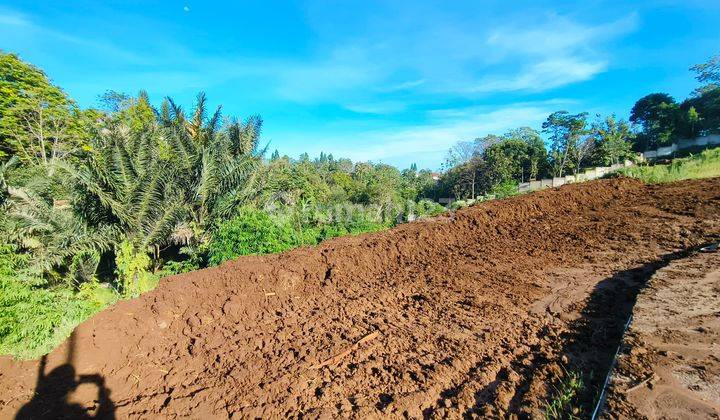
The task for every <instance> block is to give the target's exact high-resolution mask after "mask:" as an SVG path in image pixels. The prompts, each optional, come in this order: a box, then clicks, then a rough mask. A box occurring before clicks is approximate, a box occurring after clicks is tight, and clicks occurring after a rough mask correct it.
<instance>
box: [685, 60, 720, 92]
mask: <svg viewBox="0 0 720 420" xmlns="http://www.w3.org/2000/svg"><path fill="white" fill-rule="evenodd" d="M690 70H691V71H694V72H695V73H696V76H695V78H696V79H697V81H698V82H700V83H705V84H704V85H703V86H701V87H699V88H697V89H696V90H695V95H696V96H700V95H702V94H703V93H705V92H708V91H711V90H714V89H717V88H720V54H716V55H714V56H712V57H710V59H708V61H706V62H704V63H702V64H696V65H694V66H692V67H690Z"/></svg>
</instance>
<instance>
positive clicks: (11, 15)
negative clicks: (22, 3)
mask: <svg viewBox="0 0 720 420" xmlns="http://www.w3.org/2000/svg"><path fill="white" fill-rule="evenodd" d="M0 25H7V26H31V25H32V24H31V22H30V21H29V20H28V19H27V17H25V15H23V14H20V13H17V12H13V11H11V10H5V9H0Z"/></svg>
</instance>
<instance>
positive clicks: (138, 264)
mask: <svg viewBox="0 0 720 420" xmlns="http://www.w3.org/2000/svg"><path fill="white" fill-rule="evenodd" d="M151 262H152V261H151V260H150V256H149V255H148V254H146V253H144V252H137V251H136V250H135V248H134V247H133V246H132V244H131V243H130V242H128V241H123V242H121V243H120V244H119V245H118V247H117V249H116V250H115V264H116V265H117V276H118V278H117V281H118V283H119V284H120V286H121V288H122V293H123V296H125V297H137V296H140V294H142V293H145V292H147V291H150V290H152V289H154V288H155V286H157V284H158V281H159V280H160V278H159V276H158V275H156V274H154V273H151V272H149V271H148V268H149V267H150V264H151Z"/></svg>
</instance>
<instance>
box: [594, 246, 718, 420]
mask: <svg viewBox="0 0 720 420" xmlns="http://www.w3.org/2000/svg"><path fill="white" fill-rule="evenodd" d="M713 249H714V250H713ZM610 383H611V386H610V391H609V393H608V399H607V405H606V411H607V412H608V413H611V414H612V416H608V417H612V418H617V417H624V418H633V419H720V252H719V251H717V250H716V247H711V248H710V249H706V250H705V252H699V253H696V254H694V255H691V256H688V257H687V258H683V259H680V260H677V261H674V262H672V263H670V264H668V266H667V267H664V268H662V269H660V270H658V272H657V273H655V275H653V276H652V278H651V279H650V280H649V282H648V284H647V286H646V287H645V288H644V289H643V290H642V292H640V295H638V298H637V303H636V304H635V308H634V309H633V318H632V322H631V324H630V327H629V328H628V330H627V333H626V334H625V337H624V340H623V344H622V347H621V350H620V354H619V356H618V362H617V367H616V368H615V369H614V371H613V375H612V380H611V382H610Z"/></svg>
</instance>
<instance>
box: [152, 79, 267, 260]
mask: <svg viewBox="0 0 720 420" xmlns="http://www.w3.org/2000/svg"><path fill="white" fill-rule="evenodd" d="M206 103H207V101H206V97H205V94H204V93H200V94H199V95H198V98H197V103H196V106H195V109H194V111H193V112H192V118H187V117H186V116H185V113H184V111H183V110H182V108H180V107H179V106H177V105H176V104H175V103H174V102H173V101H172V100H171V99H169V98H167V99H166V101H165V103H164V104H163V112H161V123H162V124H163V125H165V126H166V127H167V129H168V131H169V133H168V141H169V143H170V145H171V148H172V150H173V151H174V152H175V154H176V155H177V157H178V170H177V171H176V174H177V176H178V178H177V181H178V184H179V186H180V188H181V190H182V194H183V197H184V202H185V207H186V210H187V214H188V216H189V217H188V221H187V224H186V225H185V226H184V228H185V229H184V232H185V233H186V234H185V236H184V241H185V244H186V245H190V246H191V247H194V248H202V247H203V246H204V245H206V244H207V242H208V241H209V240H210V236H211V234H212V231H213V229H214V227H215V224H216V222H217V221H218V220H220V219H223V218H227V217H230V216H232V214H233V212H234V210H235V209H236V208H237V207H238V206H240V205H242V204H244V203H246V202H247V201H248V200H250V199H251V198H252V197H253V196H255V194H256V191H257V188H256V187H257V177H256V174H257V168H258V166H259V164H260V162H261V159H262V156H263V155H264V153H265V149H262V150H258V141H259V137H260V131H261V128H262V119H261V118H260V117H259V116H252V117H250V118H248V119H247V120H245V122H239V121H237V120H235V119H226V120H225V121H224V122H223V123H221V122H220V116H221V114H220V107H218V108H217V109H216V111H215V112H214V113H213V115H212V116H211V117H210V118H207V116H206V115H207V112H206V106H207V105H206Z"/></svg>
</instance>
